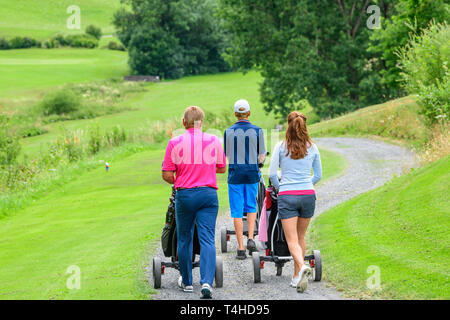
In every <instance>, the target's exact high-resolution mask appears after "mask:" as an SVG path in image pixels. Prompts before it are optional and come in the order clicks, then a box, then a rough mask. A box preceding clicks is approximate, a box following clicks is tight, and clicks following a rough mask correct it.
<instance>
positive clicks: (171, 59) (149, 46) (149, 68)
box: [114, 0, 229, 78]
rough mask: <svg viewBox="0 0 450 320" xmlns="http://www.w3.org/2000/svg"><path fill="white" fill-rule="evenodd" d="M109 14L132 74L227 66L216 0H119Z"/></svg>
mask: <svg viewBox="0 0 450 320" xmlns="http://www.w3.org/2000/svg"><path fill="white" fill-rule="evenodd" d="M123 2H126V3H127V4H128V5H129V7H130V8H131V9H130V10H126V9H121V10H120V11H118V12H117V13H116V14H115V17H114V24H115V26H116V28H117V30H118V36H119V39H120V40H121V41H122V43H123V44H124V45H125V46H126V47H127V48H128V52H129V64H130V67H131V69H132V70H133V72H134V73H135V74H152V75H159V76H161V77H164V78H178V77H181V76H184V75H192V74H201V73H215V72H221V71H227V70H229V66H228V64H227V63H226V62H225V60H224V59H223V58H222V53H223V51H224V49H225V43H226V42H225V41H226V37H225V35H224V33H223V32H222V31H221V28H220V21H219V19H218V18H217V16H216V15H215V11H216V7H217V3H216V0H165V1H160V0H123Z"/></svg>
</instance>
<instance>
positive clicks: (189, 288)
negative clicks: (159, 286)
mask: <svg viewBox="0 0 450 320" xmlns="http://www.w3.org/2000/svg"><path fill="white" fill-rule="evenodd" d="M178 288H180V289H181V290H183V291H184V292H194V287H193V286H187V285H185V284H184V283H183V277H181V276H180V277H179V278H178Z"/></svg>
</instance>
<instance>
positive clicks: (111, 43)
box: [108, 41, 126, 51]
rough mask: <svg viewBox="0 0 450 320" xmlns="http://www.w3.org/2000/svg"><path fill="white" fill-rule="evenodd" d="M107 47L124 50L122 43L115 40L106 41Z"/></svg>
mask: <svg viewBox="0 0 450 320" xmlns="http://www.w3.org/2000/svg"><path fill="white" fill-rule="evenodd" d="M108 49H109V50H119V51H125V50H126V49H125V47H124V45H123V44H121V43H117V42H115V41H110V42H109V43H108Z"/></svg>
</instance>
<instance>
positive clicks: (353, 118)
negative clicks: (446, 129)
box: [310, 97, 430, 147]
mask: <svg viewBox="0 0 450 320" xmlns="http://www.w3.org/2000/svg"><path fill="white" fill-rule="evenodd" d="M418 109H419V107H418V105H417V103H416V102H415V99H414V98H413V97H404V98H400V99H396V100H391V101H388V102H386V103H382V104H378V105H374V106H369V107H366V108H362V109H359V110H356V111H355V112H352V113H349V114H346V115H342V116H340V117H337V118H334V119H331V120H324V121H321V122H320V123H316V124H313V125H312V126H310V133H311V134H312V135H315V136H378V137H382V138H385V139H387V140H389V141H391V142H397V143H398V142H399V143H404V144H406V145H408V146H414V147H418V146H422V145H423V144H424V143H425V142H426V141H427V140H428V139H429V138H430V130H429V128H427V127H426V126H425V124H424V123H423V121H421V119H420V117H419V116H418V114H417V112H418Z"/></svg>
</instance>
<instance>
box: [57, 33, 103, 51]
mask: <svg viewBox="0 0 450 320" xmlns="http://www.w3.org/2000/svg"><path fill="white" fill-rule="evenodd" d="M64 40H65V43H66V44H65V45H68V46H70V47H74V48H89V49H93V48H96V47H97V46H98V40H97V39H96V38H95V37H93V36H91V35H87V34H75V35H68V36H66V37H65V38H64Z"/></svg>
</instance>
